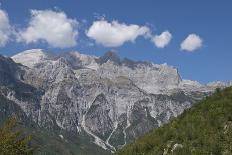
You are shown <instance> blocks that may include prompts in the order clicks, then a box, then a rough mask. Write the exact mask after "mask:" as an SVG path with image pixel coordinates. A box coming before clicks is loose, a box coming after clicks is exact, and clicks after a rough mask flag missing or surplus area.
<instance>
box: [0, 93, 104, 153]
mask: <svg viewBox="0 0 232 155" xmlns="http://www.w3.org/2000/svg"><path fill="white" fill-rule="evenodd" d="M11 116H16V117H17V119H18V122H19V124H18V126H17V128H18V130H20V131H21V132H23V133H24V134H26V135H31V136H32V137H33V138H32V141H31V144H30V145H31V147H32V148H35V153H34V154H35V155H42V154H56V155H63V154H65V155H73V154H75V155H83V154H88V155H93V154H95V155H108V154H109V153H108V152H106V151H104V150H102V149H101V148H99V147H97V146H96V145H94V144H91V137H89V136H88V135H86V134H84V135H76V134H74V133H70V132H66V131H63V130H58V129H54V130H52V131H51V130H46V129H43V128H40V127H39V126H38V125H37V124H35V123H34V122H33V121H31V119H30V117H27V115H26V113H24V112H23V111H22V109H21V108H20V106H19V105H17V104H16V103H14V102H13V101H10V100H8V99H7V98H6V97H4V96H3V95H2V94H1V92H0V118H1V119H0V126H1V125H2V124H3V123H4V122H5V121H6V120H7V119H8V118H9V117H11Z"/></svg>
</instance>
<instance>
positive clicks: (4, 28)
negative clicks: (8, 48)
mask: <svg viewBox="0 0 232 155" xmlns="http://www.w3.org/2000/svg"><path fill="white" fill-rule="evenodd" d="M10 35H11V26H10V23H9V18H8V15H7V13H6V12H5V11H3V10H1V9H0V47H3V46H5V45H6V43H7V42H8V41H9V37H10Z"/></svg>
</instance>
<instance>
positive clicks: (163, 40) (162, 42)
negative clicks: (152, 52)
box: [151, 31, 172, 48]
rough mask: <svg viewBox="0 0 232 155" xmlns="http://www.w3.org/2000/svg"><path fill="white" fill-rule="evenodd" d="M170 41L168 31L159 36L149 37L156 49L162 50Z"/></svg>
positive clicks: (170, 35)
mask: <svg viewBox="0 0 232 155" xmlns="http://www.w3.org/2000/svg"><path fill="white" fill-rule="evenodd" d="M171 39H172V34H171V33H170V32H169V31H164V32H162V33H161V34H160V35H155V36H152V37H151V41H152V42H153V43H154V44H155V46H156V47H158V48H164V47H165V46H167V45H168V44H169V43H170V41H171Z"/></svg>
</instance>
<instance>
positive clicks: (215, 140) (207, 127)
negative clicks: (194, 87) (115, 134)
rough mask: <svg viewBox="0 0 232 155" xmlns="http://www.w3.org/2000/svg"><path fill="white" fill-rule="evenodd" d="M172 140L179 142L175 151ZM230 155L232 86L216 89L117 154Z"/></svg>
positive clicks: (231, 149) (231, 150)
mask: <svg viewBox="0 0 232 155" xmlns="http://www.w3.org/2000/svg"><path fill="white" fill-rule="evenodd" d="M174 144H181V145H182V146H183V147H182V148H181V147H178V148H177V149H175V150H174V151H172V148H173V146H174ZM164 150H166V154H167V155H168V154H176V155H191V154H192V155H207V154H211V155H220V154H224V155H231V154H232V87H230V88H226V89H224V90H221V91H219V90H217V91H216V92H215V93H214V94H213V95H212V96H210V97H207V98H206V99H204V100H202V101H201V102H199V103H198V104H196V105H195V106H193V107H192V108H191V109H189V110H186V111H185V112H184V113H183V114H182V115H180V116H179V117H177V118H174V119H172V120H171V121H170V122H169V123H168V124H165V125H163V126H162V127H160V128H158V129H154V130H153V131H151V132H149V133H148V134H146V135H144V136H142V137H140V138H139V139H137V140H136V141H135V142H134V143H132V144H129V145H127V146H126V147H125V148H123V149H122V150H121V151H119V152H118V155H163V153H164Z"/></svg>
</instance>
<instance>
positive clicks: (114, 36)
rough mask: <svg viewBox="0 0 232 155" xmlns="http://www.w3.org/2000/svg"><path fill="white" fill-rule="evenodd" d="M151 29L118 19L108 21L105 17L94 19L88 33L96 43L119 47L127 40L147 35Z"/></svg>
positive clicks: (130, 40) (131, 40)
mask: <svg viewBox="0 0 232 155" xmlns="http://www.w3.org/2000/svg"><path fill="white" fill-rule="evenodd" d="M148 33H150V30H149V28H148V27H146V26H139V25H135V24H131V25H127V24H125V23H119V22H118V21H112V22H108V21H106V20H104V19H102V20H98V21H94V22H93V24H92V25H91V26H90V28H89V29H88V30H87V32H86V35H87V36H88V37H89V38H91V39H93V40H95V42H96V43H98V44H101V45H103V46H106V47H118V46H121V45H123V44H124V43H125V42H134V41H135V40H136V38H137V37H139V36H146V35H147V34H148Z"/></svg>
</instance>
